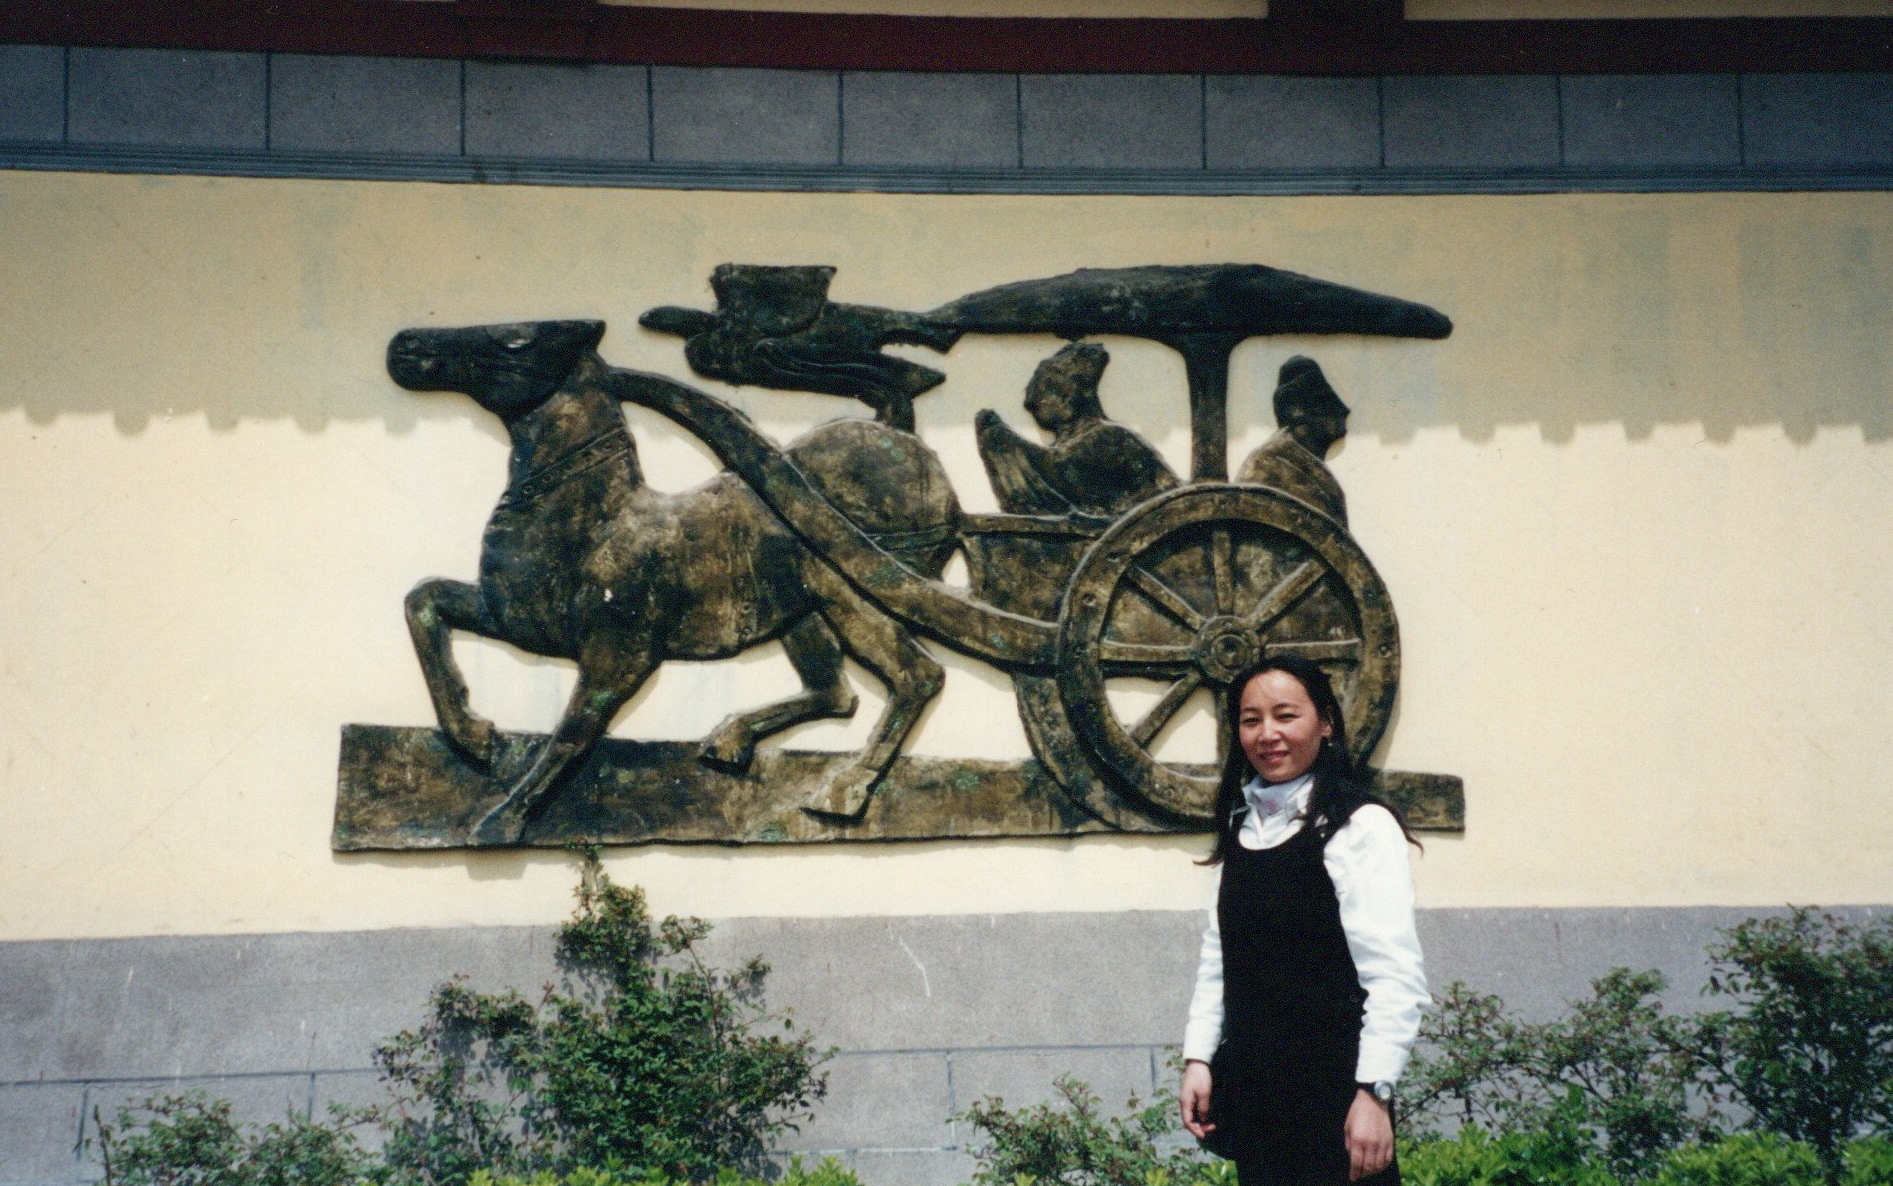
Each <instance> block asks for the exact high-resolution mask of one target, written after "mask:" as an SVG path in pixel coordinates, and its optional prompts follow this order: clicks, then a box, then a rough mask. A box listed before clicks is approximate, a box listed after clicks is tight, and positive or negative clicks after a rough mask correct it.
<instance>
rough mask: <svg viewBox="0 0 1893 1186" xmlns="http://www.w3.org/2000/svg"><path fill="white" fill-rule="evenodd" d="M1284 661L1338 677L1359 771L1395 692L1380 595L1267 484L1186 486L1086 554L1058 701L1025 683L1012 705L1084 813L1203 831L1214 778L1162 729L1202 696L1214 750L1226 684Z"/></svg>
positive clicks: (1323, 526)
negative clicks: (1269, 657) (1176, 752)
mask: <svg viewBox="0 0 1893 1186" xmlns="http://www.w3.org/2000/svg"><path fill="white" fill-rule="evenodd" d="M1283 652H1287V653H1291V654H1298V655H1301V656H1303V657H1305V658H1308V659H1311V660H1313V661H1314V662H1316V663H1318V664H1320V665H1321V667H1322V668H1323V670H1325V671H1327V672H1328V674H1329V676H1330V677H1331V678H1332V679H1333V680H1334V685H1335V691H1336V693H1337V695H1338V696H1339V697H1340V700H1341V704H1342V708H1343V711H1344V714H1345V719H1346V724H1347V735H1348V741H1349V749H1350V751H1351V753H1352V755H1353V757H1354V759H1355V760H1356V761H1364V760H1365V759H1366V758H1367V757H1368V755H1369V754H1371V753H1372V752H1373V750H1374V747H1375V746H1376V745H1377V744H1379V742H1380V738H1381V735H1382V734H1383V733H1384V732H1385V731H1386V728H1387V723H1388V720H1389V717H1390V715H1391V713H1392V708H1393V701H1394V693H1395V690H1396V687H1397V684H1398V682H1399V670H1400V642H1399V628H1398V625H1397V623H1396V622H1395V620H1394V613H1393V603H1392V600H1391V599H1390V598H1389V596H1388V594H1387V587H1386V586H1385V585H1384V584H1383V583H1382V582H1381V580H1380V576H1379V574H1377V573H1376V572H1375V571H1374V567H1373V565H1372V564H1370V563H1369V562H1368V559H1367V556H1366V554H1365V553H1363V552H1362V551H1361V549H1360V547H1359V546H1358V545H1357V544H1355V542H1354V540H1353V539H1352V537H1350V536H1349V535H1348V534H1347V531H1346V529H1345V528H1343V527H1342V526H1341V525H1340V524H1338V523H1336V522H1335V521H1334V520H1332V519H1329V518H1328V517H1327V516H1325V515H1323V514H1321V513H1320V512H1319V511H1316V510H1315V509H1314V508H1312V507H1310V506H1308V505H1307V504H1305V503H1302V502H1300V501H1299V500H1297V499H1294V498H1292V497H1290V496H1288V495H1286V494H1283V493H1281V492H1280V491H1277V490H1273V489H1270V488H1268V487H1263V486H1253V485H1232V484H1223V483H1197V484H1193V485H1190V486H1185V487H1183V488H1181V489H1179V490H1175V491H1172V492H1170V493H1167V494H1163V495H1159V496H1158V497H1156V498H1154V499H1151V500H1150V501H1149V502H1146V503H1144V504H1143V505H1142V506H1140V507H1137V508H1136V509H1134V510H1133V511H1131V512H1130V513H1129V514H1128V515H1127V516H1125V518H1123V519H1121V520H1120V521H1119V522H1117V523H1116V524H1115V525H1113V526H1112V527H1111V528H1110V529H1109V530H1107V531H1106V532H1105V533H1104V534H1103V535H1102V536H1101V537H1099V539H1098V540H1097V542H1096V543H1095V544H1093V545H1092V546H1091V548H1090V549H1089V550H1088V551H1087V552H1086V553H1085V556H1084V558H1083V560H1081V561H1080V562H1079V565H1078V568H1077V570H1076V572H1075V573H1074V574H1073V576H1072V578H1071V582H1070V584H1069V586H1068V587H1067V590H1066V593H1065V597H1064V602H1063V608H1062V611H1061V616H1060V620H1059V637H1058V672H1057V677H1056V681H1055V688H1054V687H1050V686H1042V685H1051V684H1052V683H1053V681H1051V680H1037V679H1035V680H1031V681H1030V682H1031V683H1032V684H1034V685H1035V687H1034V688H1033V689H1030V691H1031V692H1032V695H1030V696H1028V691H1029V690H1028V689H1027V688H1026V687H1024V686H1021V687H1020V689H1019V691H1020V701H1021V708H1028V707H1029V708H1031V709H1033V710H1034V711H1030V712H1028V713H1027V714H1026V715H1027V717H1028V719H1027V727H1028V732H1029V733H1030V734H1031V737H1032V741H1033V745H1034V749H1035V751H1037V752H1039V754H1040V758H1041V760H1042V761H1044V762H1045V764H1046V765H1047V766H1048V767H1050V768H1051V769H1052V771H1053V773H1054V776H1055V777H1058V778H1059V780H1060V782H1061V784H1063V785H1064V786H1065V788H1066V790H1067V792H1068V793H1070V794H1071V795H1072V797H1073V798H1074V800H1075V801H1077V803H1078V804H1079V805H1080V806H1083V807H1085V808H1086V809H1087V810H1089V811H1091V812H1092V813H1093V814H1096V815H1098V816H1100V817H1101V818H1104V819H1106V820H1108V821H1111V822H1113V823H1116V824H1118V826H1120V827H1122V826H1125V825H1126V824H1128V823H1131V820H1130V819H1129V818H1127V813H1126V812H1125V810H1124V809H1125V808H1129V809H1130V811H1131V813H1134V814H1141V815H1143V816H1145V817H1146V818H1147V819H1155V820H1158V821H1163V822H1166V823H1171V824H1175V823H1187V824H1207V823H1209V822H1210V820H1211V817H1212V815H1213V813H1214V810H1215V800H1216V782H1217V774H1216V770H1215V768H1214V766H1213V764H1209V763H1204V762H1202V761H1200V760H1198V761H1188V760H1179V759H1177V758H1174V757H1171V756H1169V755H1168V754H1167V753H1165V752H1163V751H1164V745H1163V742H1164V739H1165V735H1166V732H1167V731H1168V730H1169V729H1170V728H1171V727H1172V726H1173V725H1174V724H1175V723H1176V722H1177V720H1178V718H1179V716H1180V714H1182V713H1183V710H1184V709H1185V707H1186V706H1187V705H1190V704H1191V703H1192V702H1193V701H1194V702H1195V703H1197V704H1199V705H1200V704H1202V703H1204V700H1205V697H1204V696H1203V693H1207V701H1208V703H1209V704H1212V705H1213V706H1214V719H1215V721H1216V722H1217V724H1216V729H1217V732H1218V737H1217V742H1218V744H1217V747H1216V748H1217V750H1218V751H1219V752H1220V751H1223V750H1224V749H1225V748H1226V746H1227V744H1228V739H1227V738H1226V737H1223V736H1221V733H1222V731H1223V728H1224V726H1223V725H1222V721H1223V720H1224V715H1225V714H1224V708H1225V705H1226V703H1227V698H1228V696H1229V695H1230V694H1231V687H1230V685H1231V683H1232V681H1233V680H1234V679H1235V677H1236V676H1237V674H1238V673H1240V672H1241V671H1242V670H1243V669H1244V668H1246V667H1248V666H1249V665H1250V664H1251V663H1254V662H1255V661H1257V660H1258V659H1260V658H1261V657H1262V656H1263V655H1265V654H1279V653H1283ZM1140 688H1141V693H1142V696H1143V699H1142V700H1141V701H1139V700H1138V691H1139V689H1140ZM1158 688H1161V689H1162V690H1161V693H1160V694H1158V695H1156V697H1155V699H1154V701H1152V700H1150V699H1149V696H1150V694H1151V693H1152V692H1155V691H1156V690H1157V689H1158ZM1048 692H1049V693H1055V695H1054V696H1047V695H1046V693H1048ZM1028 699H1029V700H1031V701H1033V702H1034V703H1032V704H1030V705H1028V703H1027V702H1028ZM1080 751H1082V753H1081V752H1080ZM1086 759H1088V761H1087V760H1086ZM1081 766H1090V767H1092V768H1093V769H1094V770H1095V771H1098V772H1101V773H1102V774H1103V775H1104V778H1103V779H1102V780H1100V779H1098V778H1096V777H1091V778H1086V777H1084V776H1083V773H1082V772H1081V771H1080V770H1079V769H1078V767H1081ZM1107 784H1108V785H1107ZM1107 796H1111V797H1115V798H1116V799H1117V800H1118V801H1117V802H1115V803H1112V802H1107V801H1106V797H1107ZM1148 827H1149V825H1148V824H1145V825H1144V829H1139V830H1146V829H1148Z"/></svg>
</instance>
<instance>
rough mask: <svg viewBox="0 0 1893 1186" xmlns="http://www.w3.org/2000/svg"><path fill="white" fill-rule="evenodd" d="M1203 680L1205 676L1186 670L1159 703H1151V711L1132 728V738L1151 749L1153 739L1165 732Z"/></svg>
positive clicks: (1145, 747)
mask: <svg viewBox="0 0 1893 1186" xmlns="http://www.w3.org/2000/svg"><path fill="white" fill-rule="evenodd" d="M1202 682H1203V677H1202V676H1201V675H1199V674H1197V673H1196V672H1194V671H1186V672H1184V674H1183V678H1182V679H1180V680H1178V681H1177V682H1176V683H1174V684H1171V685H1170V690H1169V691H1167V692H1165V693H1164V694H1163V697H1162V699H1160V700H1158V701H1157V703H1155V704H1153V705H1151V706H1150V711H1149V712H1147V713H1145V714H1144V716H1143V719H1142V720H1140V721H1138V722H1137V724H1136V725H1135V726H1134V727H1133V728H1132V729H1131V740H1132V741H1135V742H1136V743H1137V744H1138V745H1139V746H1141V747H1143V748H1144V749H1149V748H1150V742H1151V739H1152V738H1154V737H1156V736H1157V734H1159V733H1161V732H1163V727H1164V726H1165V725H1167V724H1169V723H1170V719H1171V718H1172V717H1174V716H1176V715H1177V711H1178V710H1179V709H1181V708H1182V707H1183V704H1184V702H1185V701H1187V700H1188V699H1189V698H1190V696H1191V694H1192V693H1194V692H1195V691H1196V689H1197V688H1198V687H1199V686H1201V684H1202Z"/></svg>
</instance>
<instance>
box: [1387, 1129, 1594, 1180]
mask: <svg viewBox="0 0 1893 1186" xmlns="http://www.w3.org/2000/svg"><path fill="white" fill-rule="evenodd" d="M1588 1145H1589V1142H1588V1141H1587V1140H1586V1138H1585V1136H1584V1135H1583V1134H1582V1133H1581V1132H1579V1131H1578V1130H1577V1128H1576V1127H1575V1126H1574V1125H1572V1124H1570V1123H1562V1124H1560V1123H1557V1122H1555V1121H1554V1123H1552V1124H1551V1125H1550V1126H1548V1127H1546V1128H1542V1129H1536V1130H1533V1131H1530V1132H1521V1131H1513V1132H1505V1133H1500V1134H1499V1135H1497V1136H1493V1135H1490V1134H1488V1133H1487V1132H1486V1131H1485V1130H1484V1129H1482V1128H1480V1127H1479V1126H1478V1125H1476V1124H1474V1125H1471V1126H1468V1127H1466V1128H1463V1129H1461V1130H1460V1131H1459V1133H1458V1134H1457V1135H1456V1136H1454V1137H1452V1138H1450V1139H1446V1138H1435V1139H1433V1140H1427V1141H1418V1142H1410V1141H1407V1140H1402V1141H1401V1142H1400V1151H1399V1156H1400V1180H1401V1181H1402V1182H1403V1183H1405V1186H1618V1180H1617V1178H1616V1177H1614V1176H1613V1175H1612V1174H1611V1172H1610V1171H1609V1170H1608V1169H1606V1168H1604V1167H1603V1166H1602V1165H1599V1164H1597V1162H1596V1161H1595V1160H1594V1154H1593V1152H1592V1150H1591V1149H1590V1148H1589V1147H1588Z"/></svg>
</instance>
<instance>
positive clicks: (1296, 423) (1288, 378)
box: [1236, 354, 1348, 526]
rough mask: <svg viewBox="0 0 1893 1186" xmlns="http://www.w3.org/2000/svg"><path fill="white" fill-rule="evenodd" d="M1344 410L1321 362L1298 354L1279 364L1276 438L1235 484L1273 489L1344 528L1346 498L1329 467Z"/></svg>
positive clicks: (1343, 423)
mask: <svg viewBox="0 0 1893 1186" xmlns="http://www.w3.org/2000/svg"><path fill="white" fill-rule="evenodd" d="M1347 417H1348V406H1347V405H1346V404H1344V403H1342V402H1341V397H1340V396H1338V395H1336V394H1335V392H1334V388H1333V386H1331V385H1330V384H1329V383H1328V377H1327V376H1326V375H1323V374H1322V373H1321V367H1320V364H1318V363H1316V362H1315V360H1314V359H1312V358H1304V357H1302V356H1301V355H1299V354H1297V355H1296V356H1295V357H1293V358H1291V359H1289V360H1288V361H1287V362H1285V363H1283V364H1282V369H1281V372H1280V374H1279V375H1278V377H1277V379H1276V383H1275V423H1276V424H1277V425H1279V426H1280V427H1279V428H1278V430H1277V431H1276V433H1275V435H1274V436H1272V437H1270V438H1269V439H1268V440H1266V441H1264V442H1262V444H1261V446H1260V447H1258V448H1257V449H1256V451H1255V452H1253V453H1251V454H1249V459H1248V460H1247V461H1245V462H1243V463H1242V470H1241V472H1240V473H1239V474H1237V476H1236V480H1237V481H1239V482H1249V483H1253V484H1255V485H1258V486H1272V487H1274V488H1275V489H1277V490H1280V491H1281V492H1282V493H1284V494H1289V495H1293V496H1294V497H1296V498H1299V499H1300V500H1301V501H1303V502H1305V503H1307V504H1308V505H1309V506H1311V507H1313V508H1315V509H1316V510H1317V511H1320V512H1321V513H1322V514H1324V515H1326V516H1327V517H1328V518H1330V519H1333V520H1334V521H1335V522H1336V523H1339V524H1341V525H1342V526H1346V525H1347V496H1346V495H1344V494H1343V493H1341V483H1340V482H1338V481H1336V480H1335V477H1334V474H1333V473H1332V472H1331V471H1330V470H1329V469H1328V465H1327V456H1328V450H1329V449H1332V448H1333V447H1334V445H1335V442H1336V441H1339V440H1340V439H1341V438H1342V437H1344V436H1346V435H1347Z"/></svg>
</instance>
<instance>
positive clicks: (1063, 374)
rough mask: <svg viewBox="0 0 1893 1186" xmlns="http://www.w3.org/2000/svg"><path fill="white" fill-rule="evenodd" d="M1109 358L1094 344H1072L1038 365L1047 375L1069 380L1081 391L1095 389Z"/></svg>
mask: <svg viewBox="0 0 1893 1186" xmlns="http://www.w3.org/2000/svg"><path fill="white" fill-rule="evenodd" d="M1110 361H1111V356H1110V355H1109V354H1107V353H1105V350H1104V347H1102V346H1100V345H1098V344H1097V343H1096V342H1073V343H1072V344H1071V345H1069V346H1067V347H1065V348H1064V349H1063V350H1060V351H1059V352H1058V353H1057V354H1054V355H1052V356H1051V357H1050V358H1048V359H1046V360H1045V361H1044V362H1042V363H1040V364H1039V369H1040V370H1042V371H1044V372H1046V373H1047V374H1049V375H1056V376H1058V377H1059V378H1063V379H1070V380H1072V381H1073V382H1074V383H1076V384H1077V385H1078V386H1079V388H1080V389H1081V390H1085V389H1096V387H1097V385H1098V380H1099V379H1100V378H1102V377H1103V376H1104V368H1105V367H1106V366H1107V365H1109V363H1110Z"/></svg>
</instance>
